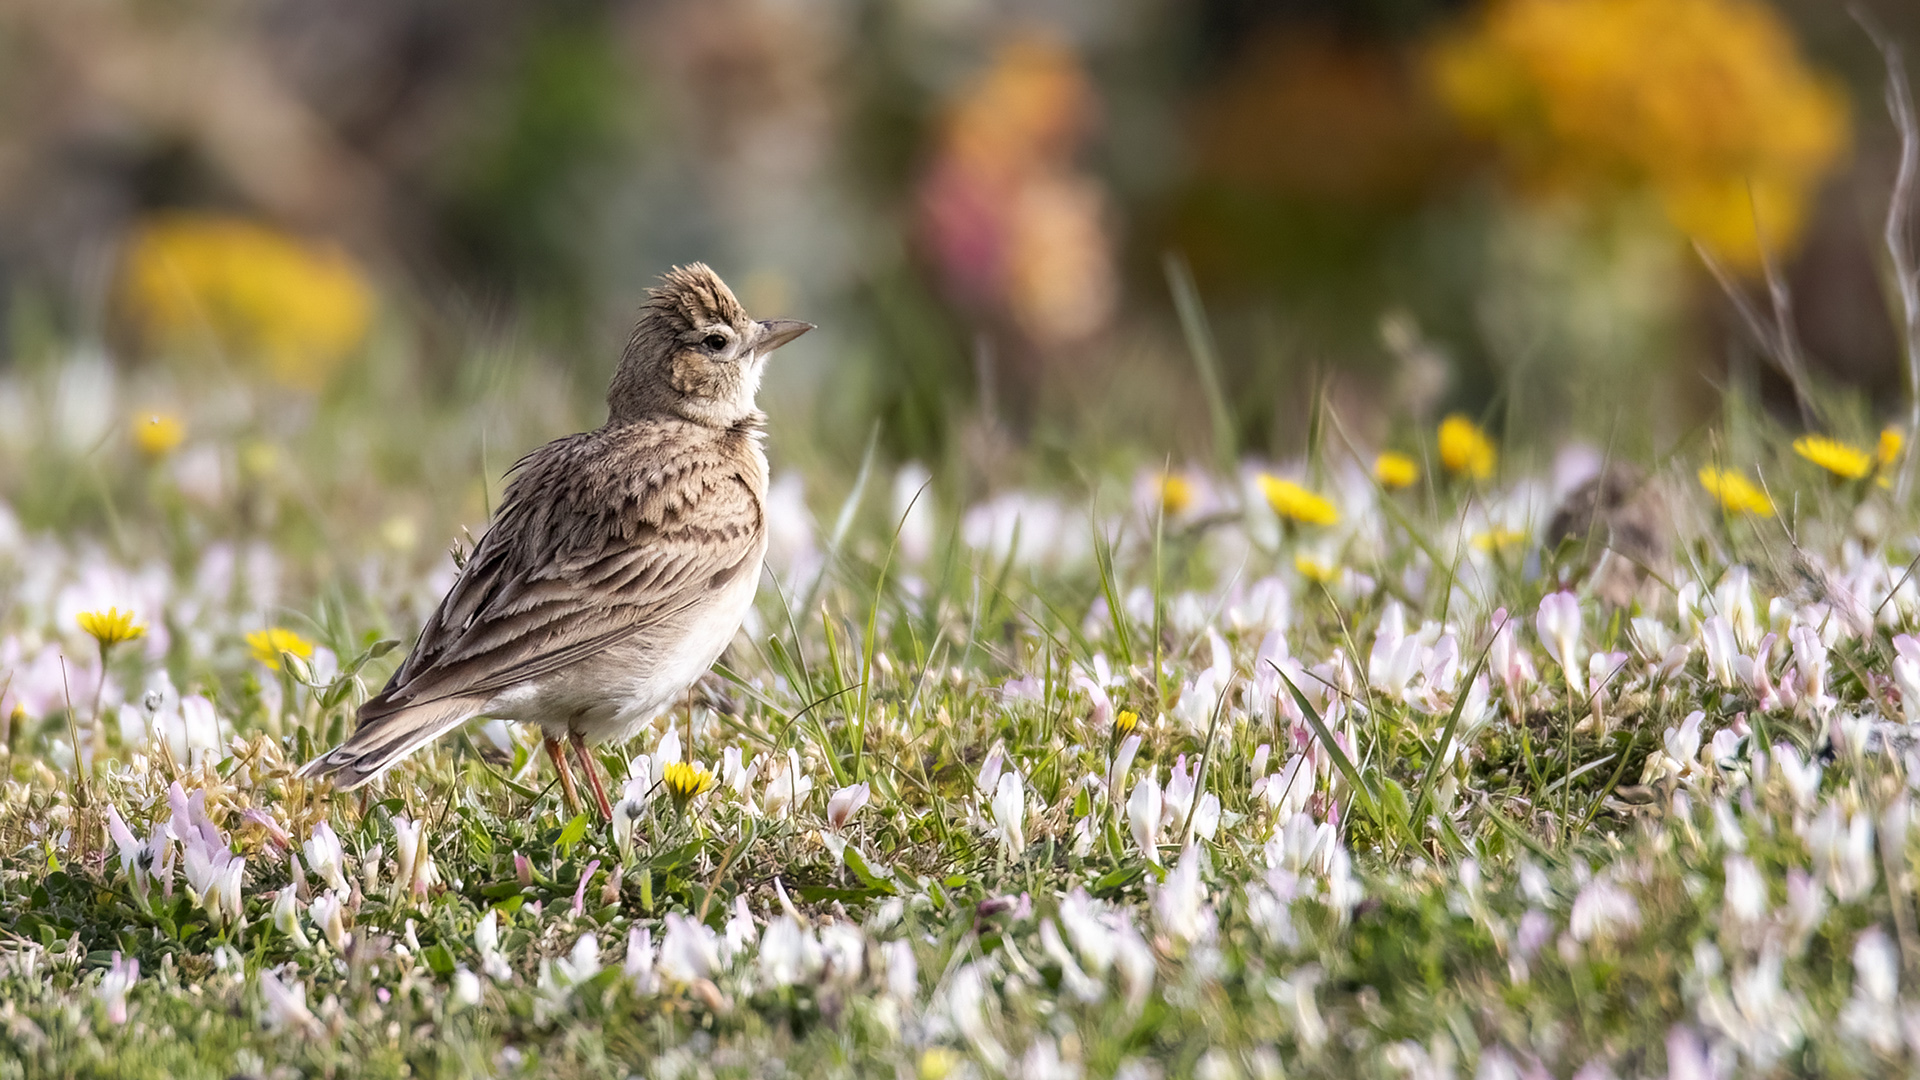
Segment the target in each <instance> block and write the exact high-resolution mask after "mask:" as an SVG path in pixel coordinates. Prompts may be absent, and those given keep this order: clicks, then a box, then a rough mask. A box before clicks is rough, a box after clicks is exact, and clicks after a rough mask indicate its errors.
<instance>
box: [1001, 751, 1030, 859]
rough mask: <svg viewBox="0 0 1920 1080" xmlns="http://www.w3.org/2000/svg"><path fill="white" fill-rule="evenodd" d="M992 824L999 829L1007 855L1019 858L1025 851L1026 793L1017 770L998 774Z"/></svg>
mask: <svg viewBox="0 0 1920 1080" xmlns="http://www.w3.org/2000/svg"><path fill="white" fill-rule="evenodd" d="M993 822H994V824H995V825H997V826H999V828H1000V842H1001V843H1002V844H1003V845H1005V847H1006V849H1007V854H1009V855H1012V856H1013V857H1015V858H1019V857H1020V855H1021V854H1022V853H1024V852H1025V851H1026V850H1027V792H1026V786H1025V785H1024V784H1022V783H1021V782H1020V773H1019V771H1018V770H1015V769H1009V770H1008V771H1006V772H1003V773H1001V774H1000V782H999V786H998V787H996V788H995V789H994V793H993Z"/></svg>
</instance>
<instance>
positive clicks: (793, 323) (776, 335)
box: [753, 319, 813, 356]
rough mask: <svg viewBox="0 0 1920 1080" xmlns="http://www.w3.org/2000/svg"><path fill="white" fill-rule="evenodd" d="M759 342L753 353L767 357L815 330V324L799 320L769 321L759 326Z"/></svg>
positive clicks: (755, 343) (755, 344)
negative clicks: (768, 354)
mask: <svg viewBox="0 0 1920 1080" xmlns="http://www.w3.org/2000/svg"><path fill="white" fill-rule="evenodd" d="M759 326H760V333H759V335H758V340H756V341H755V342H754V343H753V351H755V352H757V353H760V354H761V355H763V356H764V355H766V354H767V353H770V352H772V351H773V350H775V349H777V348H779V347H780V346H782V345H785V344H786V343H787V342H789V341H792V340H793V339H794V338H797V337H799V336H800V335H801V334H804V333H806V332H807V331H809V330H811V329H813V324H812V323H809V322H801V321H800V320H799V319H767V320H766V321H764V322H762V323H760V324H759Z"/></svg>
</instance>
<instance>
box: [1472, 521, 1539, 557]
mask: <svg viewBox="0 0 1920 1080" xmlns="http://www.w3.org/2000/svg"><path fill="white" fill-rule="evenodd" d="M1526 542H1527V534H1526V533H1523V532H1521V531H1520V530H1519V529H1509V528H1507V527H1506V526H1505V525H1495V526H1494V527H1493V528H1491V529H1488V530H1487V531H1486V532H1483V533H1481V534H1479V535H1478V536H1475V537H1474V538H1473V546H1474V547H1476V548H1479V549H1480V550H1481V551H1486V552H1494V551H1505V550H1507V549H1508V548H1515V547H1519V546H1520V545H1521V544H1524V543H1526Z"/></svg>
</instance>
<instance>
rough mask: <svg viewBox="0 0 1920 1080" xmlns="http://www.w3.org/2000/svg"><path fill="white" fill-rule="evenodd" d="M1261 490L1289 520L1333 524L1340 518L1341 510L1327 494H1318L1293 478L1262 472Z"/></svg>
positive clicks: (1270, 504) (1274, 507) (1269, 502)
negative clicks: (1286, 478) (1282, 477)
mask: <svg viewBox="0 0 1920 1080" xmlns="http://www.w3.org/2000/svg"><path fill="white" fill-rule="evenodd" d="M1260 491H1261V494H1263V495H1265V496H1266V497H1267V504H1268V505H1269V506H1271V507H1273V512H1274V513H1276V514H1279V515H1280V516H1281V517H1283V518H1285V519H1287V520H1288V521H1297V522H1300V523H1301V524H1303V525H1332V524H1335V523H1336V522H1338V521H1339V520H1340V511H1339V510H1337V509H1335V508H1334V505H1333V503H1332V502H1331V501H1329V500H1328V499H1327V498H1326V496H1324V495H1319V494H1316V493H1314V492H1312V491H1309V490H1307V489H1306V488H1304V487H1301V486H1300V485H1299V484H1296V483H1294V482H1293V481H1291V480H1283V479H1281V478H1280V477H1278V476H1269V475H1267V474H1266V473H1262V474H1260Z"/></svg>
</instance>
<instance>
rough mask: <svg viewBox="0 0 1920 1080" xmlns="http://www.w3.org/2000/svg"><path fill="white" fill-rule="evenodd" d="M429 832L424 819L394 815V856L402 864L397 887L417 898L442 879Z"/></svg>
mask: <svg viewBox="0 0 1920 1080" xmlns="http://www.w3.org/2000/svg"><path fill="white" fill-rule="evenodd" d="M425 834H426V822H424V821H412V820H410V819H408V818H405V817H398V816H396V817H395V818H394V819H393V837H394V858H395V860H396V861H398V863H399V864H400V865H399V873H398V874H397V875H396V877H395V878H394V882H393V887H394V889H396V890H397V891H398V893H401V894H411V895H412V896H413V897H414V898H415V899H419V898H421V897H424V896H426V895H427V890H428V889H430V888H432V887H433V885H434V883H435V882H437V881H439V880H440V874H439V872H438V871H437V870H435V869H434V866H433V852H432V851H431V850H430V849H429V848H428V846H427V844H426V836H425Z"/></svg>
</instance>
